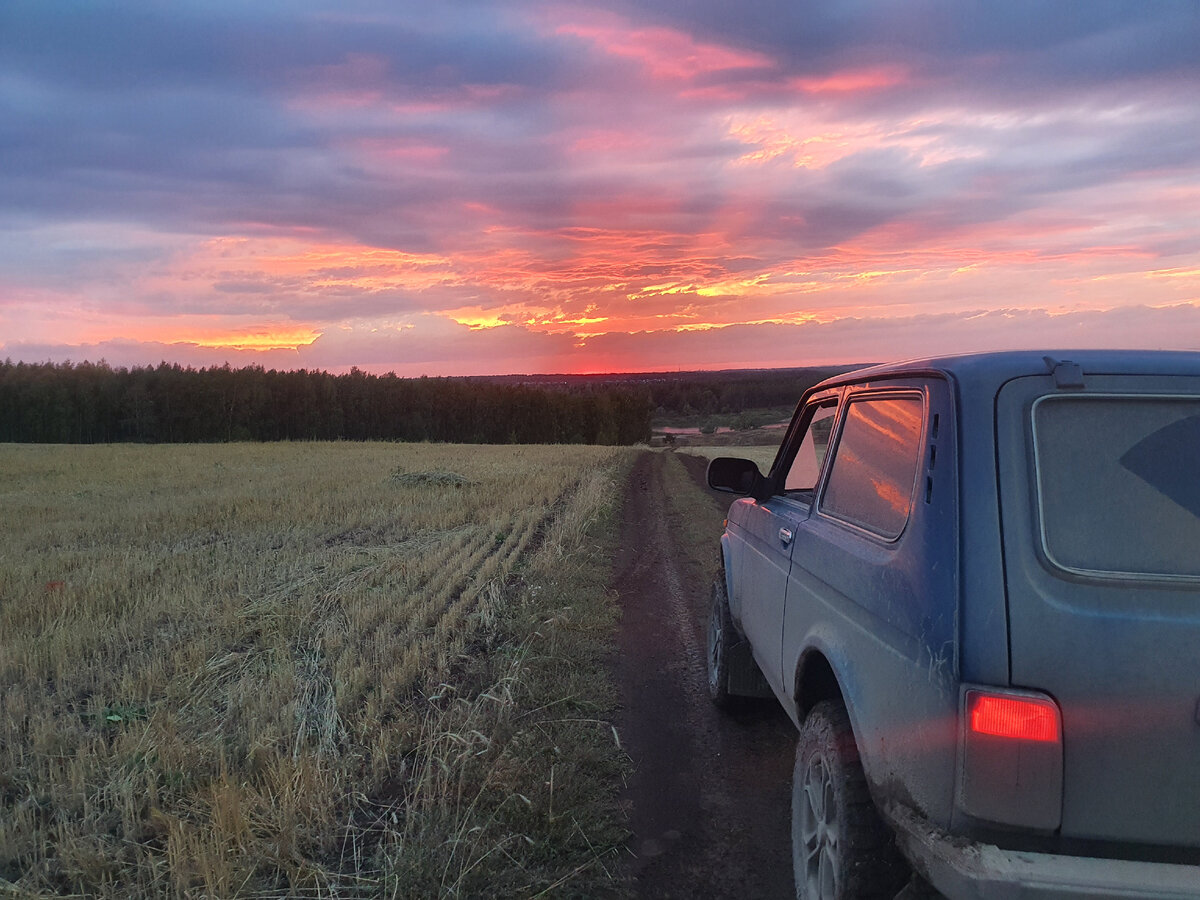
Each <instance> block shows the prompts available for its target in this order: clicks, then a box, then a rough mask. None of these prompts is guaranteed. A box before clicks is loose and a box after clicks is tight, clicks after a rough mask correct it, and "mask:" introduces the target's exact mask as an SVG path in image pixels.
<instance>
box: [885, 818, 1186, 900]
mask: <svg viewBox="0 0 1200 900" xmlns="http://www.w3.org/2000/svg"><path fill="white" fill-rule="evenodd" d="M887 818H888V819H889V820H890V821H891V822H892V824H893V825H894V826H895V827H896V841H897V843H898V844H899V846H900V849H901V851H903V853H904V855H905V856H907V857H908V859H909V861H910V862H912V864H913V867H914V868H915V869H916V870H917V871H918V872H920V873H921V875H922V876H924V877H925V879H926V880H927V881H929V883H930V884H932V885H933V886H934V887H936V888H937V889H938V890H939V891H941V892H942V893H943V894H945V895H946V896H947V897H951V898H953V900H968V898H979V900H1000V898H1005V900H1007V898H1020V900H1026V898H1038V900H1042V898H1047V900H1048V898H1084V897H1090V898H1094V897H1105V898H1117V897H1132V898H1160V900H1168V898H1170V900H1178V898H1191V900H1195V898H1197V897H1200V866H1187V865H1175V864H1170V863H1153V862H1139V861H1136V860H1123V859H1094V858H1091V857H1085V856H1058V855H1054V854H1049V853H1026V852H1023V851H1015V850H1002V849H1001V848H999V847H996V846H994V845H992V844H981V843H976V842H973V841H967V840H964V839H962V838H957V837H954V836H952V835H950V834H947V833H946V832H944V831H942V830H940V829H938V828H936V827H934V826H932V825H930V823H929V822H927V821H925V820H924V819H922V818H921V817H919V816H917V815H916V814H915V813H913V812H912V811H911V810H909V809H906V808H903V807H895V806H893V807H892V808H890V809H889V810H888V814H887Z"/></svg>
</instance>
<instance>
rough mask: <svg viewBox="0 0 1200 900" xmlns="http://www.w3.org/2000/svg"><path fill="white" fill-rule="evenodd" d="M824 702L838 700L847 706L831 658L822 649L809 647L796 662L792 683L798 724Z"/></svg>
mask: <svg viewBox="0 0 1200 900" xmlns="http://www.w3.org/2000/svg"><path fill="white" fill-rule="evenodd" d="M822 700H836V701H838V702H839V703H841V704H842V706H846V698H845V696H844V695H843V693H842V685H841V682H840V681H839V680H838V677H837V674H836V673H835V672H834V670H833V665H832V664H831V663H830V662H829V658H828V657H827V656H826V655H825V653H824V652H823V651H822V650H821V649H820V648H818V647H809V648H808V649H806V650H805V651H804V652H803V653H801V654H800V659H799V660H798V661H797V662H796V672H795V675H794V679H793V682H792V702H793V703H794V704H795V707H796V721H797V723H799V722H803V721H804V717H805V716H807V715H808V713H809V710H811V709H812V708H813V707H814V706H816V705H817V704H818V703H820V702H821V701H822ZM847 712H849V710H848V709H847Z"/></svg>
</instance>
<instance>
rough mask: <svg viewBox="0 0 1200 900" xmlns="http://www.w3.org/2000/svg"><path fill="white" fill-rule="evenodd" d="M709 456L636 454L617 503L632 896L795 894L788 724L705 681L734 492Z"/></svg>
mask: <svg viewBox="0 0 1200 900" xmlns="http://www.w3.org/2000/svg"><path fill="white" fill-rule="evenodd" d="M681 464H682V466H683V468H684V469H686V474H684V473H683V472H681V471H680V469H679V468H678V467H679V466H680V465H681ZM672 467H674V468H672ZM704 467H705V462H704V461H703V460H701V459H699V458H698V457H690V456H684V455H682V454H681V455H673V454H670V455H669V454H661V453H650V452H647V453H643V454H642V455H641V457H640V458H639V460H638V462H637V463H636V465H635V466H634V469H633V472H632V474H631V477H630V483H629V489H628V493H627V499H626V503H625V509H624V514H623V520H622V538H621V549H620V551H619V553H618V557H617V567H616V582H615V588H616V590H617V592H618V594H619V596H620V604H621V609H622V621H621V628H620V635H619V642H618V643H619V652H618V655H617V658H616V659H615V660H614V675H615V677H616V680H617V683H618V685H619V688H620V692H621V702H622V711H621V715H620V716H619V718H618V728H619V731H620V735H621V740H622V741H623V743H624V745H625V749H626V751H627V752H628V753H629V756H630V757H631V759H632V761H633V765H634V772H633V774H632V775H631V777H630V779H629V782H628V786H627V790H626V794H625V800H626V802H627V803H628V804H629V816H630V827H631V829H632V831H633V837H632V839H631V840H630V843H629V850H630V855H629V857H628V864H629V874H630V876H631V877H632V879H633V882H634V885H635V891H636V894H637V896H639V897H647V898H650V897H653V898H666V897H688V898H692V897H712V898H721V897H738V898H746V897H762V898H774V897H780V898H782V897H789V896H794V894H793V893H792V871H791V845H790V819H789V816H790V811H789V809H790V807H789V802H790V793H789V790H790V787H789V786H790V783H791V770H792V759H793V753H794V750H795V729H794V728H793V726H792V724H791V722H790V721H789V720H788V719H787V717H786V716H785V715H784V714H783V712H782V710H781V709H780V708H779V707H778V705H777V704H774V703H769V702H765V703H763V704H762V705H761V706H760V707H757V708H755V709H754V710H752V711H750V712H747V713H739V714H738V715H736V716H730V715H726V714H722V713H719V712H718V711H717V710H716V709H715V708H714V707H713V706H712V705H711V704H710V703H709V701H708V696H707V692H706V687H705V669H704V647H705V628H706V625H707V620H708V603H709V582H710V579H711V576H712V572H713V569H714V563H715V560H716V552H717V549H716V548H717V540H718V538H719V536H720V531H721V521H722V518H723V516H724V513H725V510H726V509H727V508H728V506H729V500H730V499H731V498H730V497H729V495H728V494H717V493H715V492H712V491H709V490H708V488H707V487H704V482H703V479H704ZM688 491H690V492H692V493H691V494H690V495H687V500H688V504H681V498H680V492H688ZM669 492H675V493H674V496H673V498H670V499H671V500H672V502H670V503H669V502H668V500H669V496H668V494H669ZM689 504H690V505H689Z"/></svg>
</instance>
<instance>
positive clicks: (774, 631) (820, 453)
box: [741, 389, 841, 696]
mask: <svg viewBox="0 0 1200 900" xmlns="http://www.w3.org/2000/svg"><path fill="white" fill-rule="evenodd" d="M840 394H841V392H840V390H839V389H834V390H831V391H825V392H822V393H821V394H818V395H815V396H814V397H812V398H810V399H809V400H808V402H807V403H806V404H805V405H804V407H803V408H802V409H801V410H800V411H799V412H798V413H797V418H796V423H795V425H794V426H793V427H792V428H791V429H790V431H789V435H788V438H787V441H786V443H785V445H784V450H783V452H782V453H781V454H780V456H779V458H778V459H777V460H776V464H775V467H774V469H772V479H773V480H775V482H776V483H777V484H778V485H780V487H781V488H782V491H781V492H780V493H777V494H776V495H775V496H772V497H771V498H769V499H768V500H765V501H763V502H760V503H753V504H749V505H748V506H747V508H746V509H745V510H744V512H743V519H742V523H741V524H742V527H743V528H744V529H745V531H744V534H745V540H746V552H745V560H744V564H743V567H742V597H741V626H742V630H743V632H744V633H745V634H746V636H747V637H748V638H749V639H750V644H751V646H752V647H753V648H754V657H755V659H756V660H757V662H758V665H759V668H760V669H761V670H762V672H763V675H764V676H766V679H767V681H768V683H769V684H770V685H771V687H772V689H773V690H775V691H776V693H778V694H780V696H784V695H786V693H787V689H786V687H785V683H784V682H785V679H784V678H783V674H782V671H783V670H782V657H781V646H782V638H783V612H784V598H785V596H786V593H787V578H788V572H789V570H790V568H791V554H792V544H793V540H794V537H795V534H796V530H797V528H798V527H799V525H800V523H801V522H803V521H804V520H805V519H807V518H808V516H809V513H810V511H811V509H812V503H813V495H814V492H815V490H816V487H817V484H818V482H819V480H820V476H821V470H822V468H823V465H824V461H825V455H826V449H827V447H828V445H829V439H830V435H831V433H832V431H833V426H834V422H835V420H836V416H837V409H838V399H839V397H840Z"/></svg>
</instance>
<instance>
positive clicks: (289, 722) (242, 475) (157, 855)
mask: <svg viewBox="0 0 1200 900" xmlns="http://www.w3.org/2000/svg"><path fill="white" fill-rule="evenodd" d="M629 460H630V455H629V454H628V453H627V452H626V451H620V450H614V449H612V448H597V447H511V446H510V447H488V446H482V447H479V446H475V447H462V446H451V445H403V444H318V443H314V444H274V445H254V444H242V445H239V444H232V445H208V446H194V445H193V446H128V445H121V446H95V447H71V446H64V447H57V446H56V447H47V446H13V445H8V446H0V506H2V507H3V509H4V511H5V515H4V517H3V519H2V520H0V893H3V892H4V891H5V890H6V889H7V890H9V891H15V892H17V893H20V894H25V893H28V894H36V893H42V892H45V893H56V894H69V893H77V894H86V895H89V896H96V895H100V896H112V897H117V896H122V897H124V896H161V895H175V896H192V895H194V896H201V895H205V896H235V895H256V896H321V897H337V896H344V897H350V896H394V897H407V896H430V895H442V896H480V895H492V896H504V895H517V894H521V895H526V896H534V895H538V894H539V893H541V892H550V893H555V892H558V891H565V892H567V893H577V894H578V893H581V894H597V893H599V894H606V893H620V892H621V890H622V889H621V887H620V885H619V884H618V880H617V879H615V877H614V876H613V866H612V863H613V858H614V855H615V854H616V852H617V848H618V847H619V846H620V843H621V841H622V839H623V832H622V830H621V828H620V826H619V821H620V817H619V816H618V815H617V811H616V808H615V800H614V798H613V796H612V785H614V784H616V783H617V782H618V781H619V774H620V766H621V761H620V753H619V747H618V746H617V743H616V740H615V731H613V730H612V726H611V724H610V716H609V712H610V711H611V706H612V703H613V699H612V689H611V687H610V686H609V685H608V683H607V681H606V679H605V676H604V675H603V660H602V659H601V657H600V654H601V652H602V648H603V646H604V645H605V643H606V641H607V640H608V636H609V635H610V634H611V631H612V628H613V622H614V616H615V613H614V610H613V607H612V604H611V603H610V602H608V599H607V598H606V595H605V590H606V587H605V585H606V576H607V572H608V570H607V569H606V567H605V562H604V541H605V540H606V538H605V537H604V535H605V534H606V533H607V528H608V522H609V519H610V518H611V509H612V505H613V502H614V500H615V492H616V485H617V484H618V483H620V482H621V481H622V473H623V472H624V471H625V467H627V466H628V465H629Z"/></svg>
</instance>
